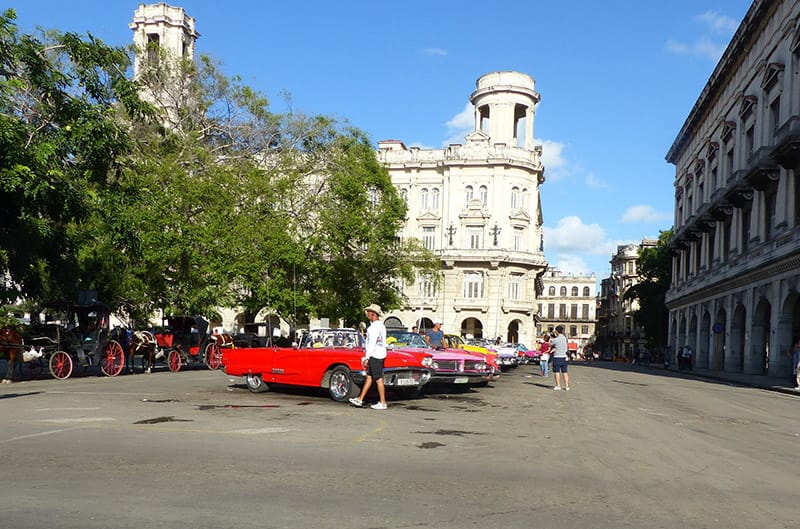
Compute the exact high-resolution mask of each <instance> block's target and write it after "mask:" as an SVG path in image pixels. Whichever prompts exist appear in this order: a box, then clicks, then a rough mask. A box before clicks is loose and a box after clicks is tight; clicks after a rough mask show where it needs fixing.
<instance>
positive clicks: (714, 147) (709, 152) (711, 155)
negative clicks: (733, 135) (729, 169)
mask: <svg viewBox="0 0 800 529" xmlns="http://www.w3.org/2000/svg"><path fill="white" fill-rule="evenodd" d="M718 152H719V143H718V142H716V141H710V142H708V146H707V147H706V158H708V161H709V162H713V161H714V159H716V157H717V153H718Z"/></svg>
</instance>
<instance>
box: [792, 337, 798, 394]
mask: <svg viewBox="0 0 800 529" xmlns="http://www.w3.org/2000/svg"><path fill="white" fill-rule="evenodd" d="M789 355H790V356H791V357H792V382H793V383H794V389H800V336H795V337H793V338H792V349H791V351H790V352H789Z"/></svg>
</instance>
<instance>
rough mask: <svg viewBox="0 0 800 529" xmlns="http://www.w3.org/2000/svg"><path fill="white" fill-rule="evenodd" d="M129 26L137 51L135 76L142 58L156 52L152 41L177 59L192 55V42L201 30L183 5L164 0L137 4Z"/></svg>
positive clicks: (188, 57) (193, 42) (193, 43)
mask: <svg viewBox="0 0 800 529" xmlns="http://www.w3.org/2000/svg"><path fill="white" fill-rule="evenodd" d="M128 27H129V28H131V29H132V30H133V43H134V44H135V45H136V48H137V51H138V53H137V54H136V62H135V64H134V76H137V75H138V73H139V71H140V68H141V65H142V61H144V60H147V58H148V57H149V56H151V54H152V53H154V52H155V50H153V49H152V48H153V45H156V46H158V47H159V48H160V49H162V50H164V51H165V52H166V54H167V56H168V57H171V58H174V59H177V60H182V59H193V58H194V45H195V41H196V40H197V39H198V37H200V34H199V33H198V32H197V31H196V30H195V27H194V18H193V17H190V16H189V15H187V14H186V10H185V9H184V8H182V7H173V6H171V5H169V4H166V3H164V2H161V3H158V4H139V7H138V9H136V11H135V12H134V13H133V22H131V23H130V24H128Z"/></svg>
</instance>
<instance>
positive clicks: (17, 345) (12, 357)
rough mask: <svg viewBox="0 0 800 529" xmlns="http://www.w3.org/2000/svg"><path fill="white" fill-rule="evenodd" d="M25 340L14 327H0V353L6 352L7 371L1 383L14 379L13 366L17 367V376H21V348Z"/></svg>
mask: <svg viewBox="0 0 800 529" xmlns="http://www.w3.org/2000/svg"><path fill="white" fill-rule="evenodd" d="M24 346H25V342H24V341H23V340H22V335H21V334H20V333H19V332H17V331H16V330H15V329H12V328H10V327H5V328H3V329H0V354H2V353H8V372H7V373H6V376H5V378H4V379H3V383H11V382H12V381H13V379H14V367H15V366H18V367H19V376H20V378H22V362H21V361H20V360H21V358H22V350H23V348H24Z"/></svg>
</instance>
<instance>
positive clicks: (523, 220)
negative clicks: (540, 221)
mask: <svg viewBox="0 0 800 529" xmlns="http://www.w3.org/2000/svg"><path fill="white" fill-rule="evenodd" d="M508 219H509V220H510V221H511V224H515V223H516V224H525V225H528V224H530V223H531V216H530V215H528V212H526V211H521V210H520V211H515V212H514V213H513V214H511V215H509V216H508Z"/></svg>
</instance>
